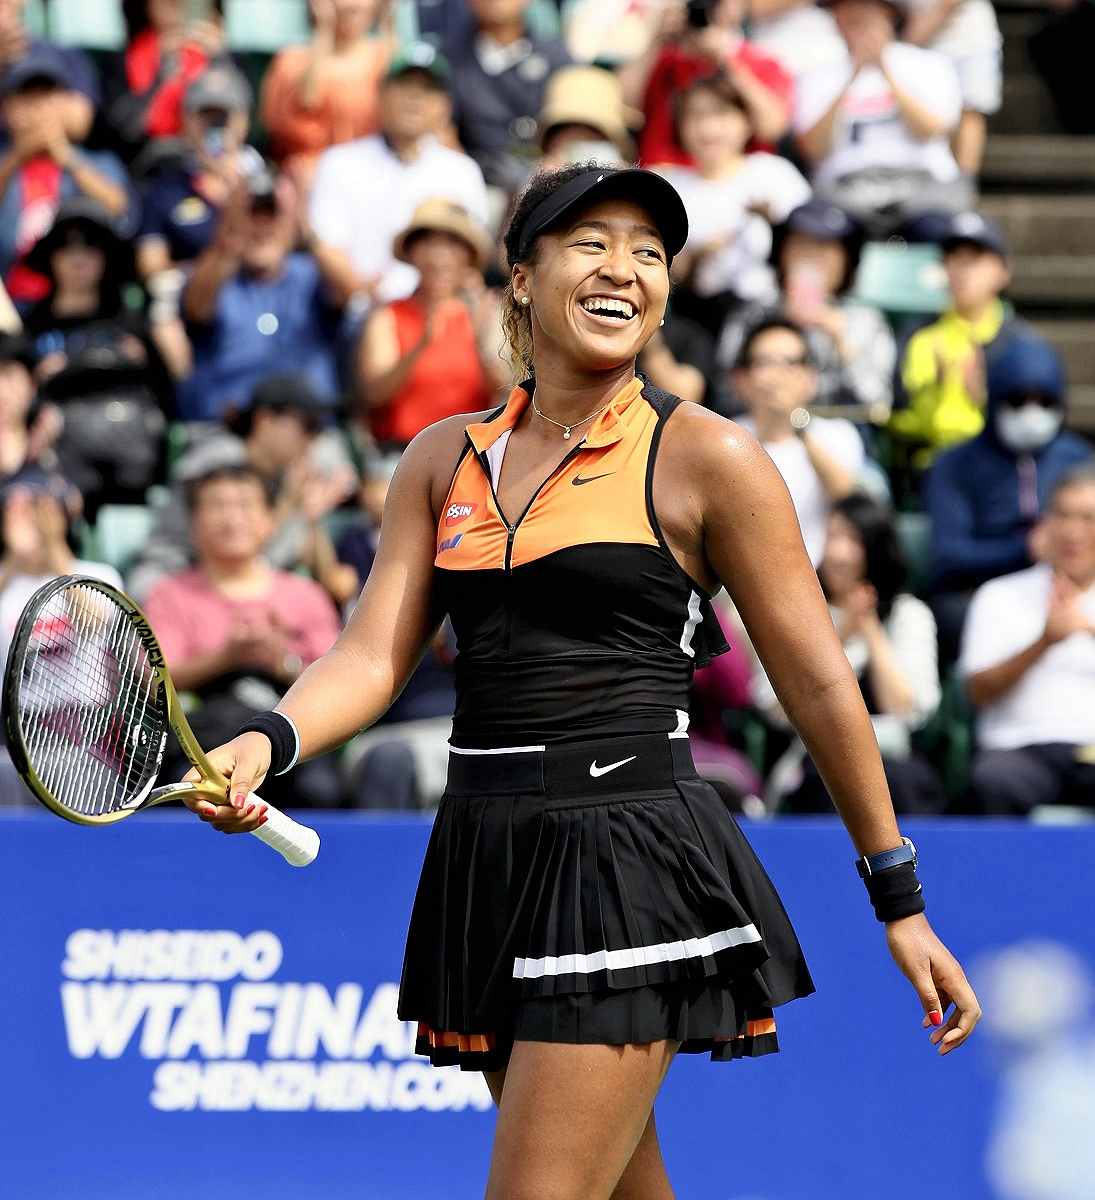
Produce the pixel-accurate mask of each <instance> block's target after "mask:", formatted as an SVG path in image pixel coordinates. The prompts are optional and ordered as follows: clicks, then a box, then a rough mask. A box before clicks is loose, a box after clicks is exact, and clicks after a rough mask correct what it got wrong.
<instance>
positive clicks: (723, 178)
mask: <svg viewBox="0 0 1095 1200" xmlns="http://www.w3.org/2000/svg"><path fill="white" fill-rule="evenodd" d="M675 115H676V125H677V137H678V140H679V141H680V143H681V145H682V146H683V147H684V149H685V151H686V152H687V153H688V154H689V155H690V156H691V158H692V160H693V162H694V163H695V166H692V167H673V166H665V167H662V168H661V170H660V173H661V174H662V175H664V176H665V177H666V179H668V180H669V181H670V183H672V184H673V186H674V187H675V188H676V189H677V191H678V192H679V193H680V196H681V199H682V200H683V201H684V207H685V209H686V210H687V211H688V241H687V242H686V243H685V247H684V250H683V252H682V253H681V254H679V255H678V256H677V258H676V260H675V261H674V264H673V274H674V276H675V277H676V278H677V279H679V280H685V279H687V280H688V284H689V288H690V290H691V291H692V292H694V293H695V294H696V295H698V296H702V297H704V298H705V299H708V298H711V297H715V296H724V295H726V294H727V293H729V294H731V295H732V296H733V297H735V298H736V299H737V300H744V301H752V300H772V299H774V298H775V296H776V283H775V276H774V274H773V272H772V269H771V267H770V266H769V265H768V258H769V255H770V254H771V252H772V225H774V224H779V223H780V222H782V221H785V220H786V219H787V216H788V214H789V213H790V212H791V211H792V210H793V209H795V208H797V207H798V206H799V205H800V204H803V203H804V202H805V201H806V200H808V199H809V198H810V185H809V184H808V183H807V182H806V180H805V179H803V177H802V176H801V175H800V174H799V172H798V171H797V170H796V169H795V168H794V167H793V166H792V165H791V164H790V163H789V162H788V161H787V159H785V158H781V157H779V156H778V155H776V154H765V153H762V152H755V153H752V154H747V153H746V151H745V148H746V146H747V145H748V144H749V142H750V141H751V140H752V138H753V137H754V135H755V132H756V131H755V129H754V127H753V120H752V117H751V116H750V112H749V106H748V105H747V104H746V101H745V98H744V96H743V95H742V94H741V92H740V91H739V90H738V88H737V86H736V85H735V84H734V82H733V81H732V80H731V79H730V77H729V76H728V75H726V74H725V73H723V72H719V73H716V74H714V75H707V76H703V77H701V78H700V79H697V80H696V81H695V82H694V83H692V84H691V85H689V86H688V87H687V88H685V89H684V90H683V91H682V92H681V93H680V94H679V95H678V96H677V98H676V101H675Z"/></svg>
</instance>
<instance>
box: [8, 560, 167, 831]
mask: <svg viewBox="0 0 1095 1200" xmlns="http://www.w3.org/2000/svg"><path fill="white" fill-rule="evenodd" d="M19 710H20V722H21V725H22V730H23V740H24V743H25V745H26V748H27V753H28V756H29V758H30V763H31V766H32V767H33V769H34V771H35V773H36V774H37V775H38V776H39V778H40V779H41V780H42V782H43V784H44V785H45V786H46V787H47V788H48V789H49V791H50V793H51V794H52V795H53V796H54V798H55V799H56V800H57V801H58V803H60V804H61V805H63V806H64V807H66V808H68V809H70V810H71V811H73V812H75V813H79V814H81V815H86V816H100V815H103V814H105V813H109V812H113V811H116V810H117V809H119V808H122V807H124V806H125V805H127V804H129V803H132V802H133V801H134V800H135V799H137V798H138V797H140V796H141V795H142V794H143V792H144V791H146V790H147V788H148V787H150V786H151V784H152V783H153V782H154V780H155V775H156V770H157V768H158V765H159V760H160V749H161V743H162V735H163V731H164V727H165V718H164V714H163V712H162V709H161V706H160V689H159V687H158V684H157V676H156V672H155V671H154V669H153V668H152V665H151V663H150V662H149V659H148V654H147V651H146V649H145V647H144V644H143V643H142V641H141V638H140V635H139V634H138V632H137V630H136V629H135V628H134V626H133V623H132V622H131V620H130V618H129V616H128V614H127V613H126V612H125V610H124V609H122V608H121V607H119V606H118V605H117V603H116V602H115V601H114V600H112V599H111V598H110V597H109V596H107V595H106V594H104V593H102V592H100V591H98V590H97V589H95V588H94V587H91V586H89V585H87V584H85V583H74V584H72V585H70V586H68V587H65V588H62V589H60V590H58V591H56V592H54V593H53V594H52V595H51V596H50V597H49V598H48V600H47V601H46V603H45V604H44V605H43V607H42V609H41V611H40V612H39V613H38V614H37V617H36V620H35V622H34V626H33V630H32V632H31V635H30V640H29V642H28V645H27V648H26V652H25V655H24V659H23V664H22V669H21V673H20V699H19Z"/></svg>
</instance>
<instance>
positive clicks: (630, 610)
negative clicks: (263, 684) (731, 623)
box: [399, 378, 814, 1070]
mask: <svg viewBox="0 0 1095 1200" xmlns="http://www.w3.org/2000/svg"><path fill="white" fill-rule="evenodd" d="M533 386H534V385H533V383H532V382H531V381H530V382H529V383H527V384H524V385H522V386H521V387H519V388H516V389H514V391H513V393H512V395H511V396H510V399H509V402H508V403H507V404H506V405H505V407H504V408H503V409H499V410H498V411H497V412H495V413H493V414H492V415H491V416H490V417H489V418H488V419H487V420H486V421H483V422H481V423H478V424H473V425H469V427H468V429H467V441H466V445H465V448H464V451H463V454H462V455H461V457H460V460H459V462H458V463H457V464H456V469H455V473H454V475H453V479H452V484H451V486H450V488H449V493H448V497H447V499H446V502H445V505H444V509H443V511H442V514H441V519H440V522H439V524H438V529H437V552H436V558H435V579H434V591H435V595H436V599H437V603H438V606H439V610H441V611H444V612H446V613H447V614H448V615H449V617H450V619H451V621H452V624H453V628H454V630H455V633H456V639H457V648H458V657H457V660H456V685H457V706H456V714H455V718H454V722H453V733H452V739H451V747H450V755H449V772H448V783H447V787H446V790H445V795H444V797H443V799H442V801H441V805H440V807H439V809H438V812H437V818H436V821H435V823H434V828H433V833H432V835H431V838H430V844H429V848H428V850H427V852H426V859H425V863H424V865H423V870H422V878H421V880H420V882H419V887H418V894H417V896H416V899H415V904H414V911H413V913H412V916H411V925H410V932H409V935H408V940H407V951H406V958H405V961H404V967H403V978H402V982H401V985H400V1000H399V1015H400V1017H401V1019H403V1020H414V1021H417V1022H418V1024H419V1039H418V1049H419V1052H420V1053H422V1054H427V1055H429V1057H430V1059H431V1060H432V1061H433V1062H434V1063H435V1064H437V1065H445V1064H450V1063H459V1064H460V1065H461V1066H462V1067H465V1068H467V1069H477V1070H482V1069H493V1068H496V1067H498V1066H501V1065H503V1064H504V1063H505V1061H506V1059H507V1057H508V1055H509V1051H510V1048H511V1047H512V1044H513V1042H514V1041H515V1040H529V1041H559V1042H580V1043H607V1044H613V1045H620V1044H628V1043H643V1042H651V1041H660V1040H663V1039H671V1040H674V1041H679V1042H680V1043H681V1049H682V1050H684V1051H710V1053H711V1055H712V1057H713V1058H716V1059H720V1060H722V1059H732V1058H739V1057H742V1056H756V1055H759V1054H765V1053H770V1052H772V1051H774V1050H776V1049H778V1046H777V1043H776V1034H775V1020H774V1018H773V1015H772V1009H773V1007H775V1006H777V1005H780V1004H783V1003H786V1002H787V1001H788V1000H791V999H793V998H795V997H797V996H805V995H808V994H809V993H810V992H812V991H813V990H814V988H813V982H812V980H811V978H810V974H809V971H808V969H807V967H806V963H805V960H804V958H803V956H802V952H801V949H800V948H799V944H798V940H797V938H796V936H795V933H794V930H793V928H792V927H791V924H790V921H789V920H788V918H787V914H786V912H785V911H784V908H783V905H782V904H781V902H780V900H779V897H778V895H777V894H776V891H775V888H774V887H773V886H772V883H771V882H770V880H769V879H768V876H767V874H766V873H765V871H764V869H763V867H762V866H761V865H760V863H759V861H758V860H757V858H756V856H755V854H754V853H753V850H752V848H751V847H750V846H749V843H748V842H747V841H746V840H745V838H744V836H743V835H742V833H741V831H740V829H739V828H738V825H737V823H736V822H735V821H734V819H733V817H732V816H731V815H730V814H729V812H728V811H727V809H726V806H725V804H724V803H723V802H722V801H721V800H720V798H719V796H718V794H717V793H716V792H715V790H714V788H712V787H711V786H710V785H709V784H707V783H705V782H704V781H703V780H701V779H700V778H699V777H698V775H697V774H696V769H695V767H694V765H693V763H692V756H691V753H690V750H689V745H688V694H689V685H690V683H691V679H692V672H693V670H694V668H695V667H696V666H697V665H701V664H702V663H704V662H705V661H707V660H708V659H709V658H710V657H711V656H712V655H713V654H718V653H720V652H721V651H723V650H725V648H726V646H725V642H724V641H723V639H722V634H721V631H720V629H719V626H718V622H717V621H716V620H715V618H714V615H713V613H712V612H711V609H710V602H709V601H710V597H709V596H708V594H707V593H706V592H705V591H704V589H703V588H702V587H701V585H700V584H698V583H696V582H695V581H694V580H693V579H691V578H690V577H689V576H688V575H687V574H686V573H685V571H684V570H683V569H682V568H681V566H680V565H679V564H678V562H677V560H676V559H675V558H674V557H673V554H672V552H671V551H670V549H669V547H668V545H667V544H666V541H665V538H664V536H663V534H662V531H661V527H660V525H659V523H658V519H657V513H656V512H655V508H654V501H653V477H654V465H655V461H656V458H657V452H658V444H659V441H660V438H661V434H662V430H663V428H664V426H665V422H666V420H667V419H668V418H669V416H670V414H671V413H672V411H673V410H674V408H675V407H676V406H677V404H678V403H679V401H678V400H677V399H676V397H673V396H668V395H666V394H665V393H663V392H660V391H658V389H656V388H654V387H652V386H651V385H650V384H649V383H644V381H643V380H642V379H641V378H636V379H634V380H632V381H630V382H629V383H628V384H626V385H625V386H624V387H623V388H622V389H621V390H620V391H619V392H618V393H617V395H616V396H615V397H614V399H613V401H612V402H611V404H610V405H609V406H608V408H607V409H606V410H605V411H604V412H603V413H602V414H601V415H600V416H599V417H598V418H597V420H596V421H595V422H594V423H593V424H592V426H591V427H590V428H589V430H588V432H587V433H586V434H585V436H584V437H580V436H579V435H578V434H575V435H574V436H573V441H574V447H573V449H572V450H571V451H570V452H569V453H568V454H567V455H566V457H565V458H564V459H563V460H562V462H561V463H560V464H559V466H558V467H557V468H556V469H555V470H554V471H553V472H552V473H551V474H550V475H549V476H548V477H547V478H546V479H545V480H544V481H543V483H542V485H541V486H540V488H539V489H538V490H537V491H536V493H535V494H534V495H533V497H532V499H531V500H530V501H529V503H528V505H527V507H526V509H525V511H524V512H522V513H507V512H504V511H503V510H502V508H501V506H500V505H499V503H498V499H497V495H496V491H495V485H496V481H497V479H498V477H499V475H500V472H501V464H502V460H503V458H504V455H505V447H506V443H507V441H508V438H509V435H510V433H511V431H512V430H513V429H514V427H515V426H516V425H517V423H518V421H519V419H520V418H521V416H522V414H523V412H524V410H525V408H526V406H527V405H528V403H529V397H530V394H531V391H532V388H533Z"/></svg>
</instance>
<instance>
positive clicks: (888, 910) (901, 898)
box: [864, 863, 925, 921]
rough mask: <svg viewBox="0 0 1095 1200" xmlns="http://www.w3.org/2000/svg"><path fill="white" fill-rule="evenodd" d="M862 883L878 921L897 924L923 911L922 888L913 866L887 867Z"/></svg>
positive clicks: (905, 864) (910, 864) (908, 864)
mask: <svg viewBox="0 0 1095 1200" xmlns="http://www.w3.org/2000/svg"><path fill="white" fill-rule="evenodd" d="M864 883H865V884H866V885H867V895H868V896H870V898H871V903H872V904H873V905H874V915H875V916H876V917H877V918H878V919H879V920H880V921H896V920H898V919H899V918H901V917H911V916H912V915H913V914H914V913H922V912H923V911H924V907H925V906H924V889H923V888H922V887H921V886H920V880H919V879H917V877H916V867H914V866H913V864H912V863H901V864H900V866H896V867H887V868H886V869H885V870H883V871H877V872H875V873H874V874H873V875H869V876H868V877H867V878H866V879H865V880H864Z"/></svg>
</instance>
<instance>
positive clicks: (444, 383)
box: [359, 198, 508, 447]
mask: <svg viewBox="0 0 1095 1200" xmlns="http://www.w3.org/2000/svg"><path fill="white" fill-rule="evenodd" d="M492 249H493V247H492V243H491V239H490V237H489V236H488V234H487V232H486V230H485V229H482V228H481V227H480V226H479V225H477V224H476V222H475V221H474V220H472V218H471V217H470V216H469V214H468V213H467V212H466V210H464V209H463V208H461V207H460V206H459V205H458V204H453V203H452V201H450V200H445V199H442V198H437V199H434V200H427V201H425V202H424V203H423V204H420V205H419V206H418V208H416V209H415V212H414V216H413V217H412V218H411V221H410V223H409V224H408V226H407V228H406V229H404V230H403V231H402V232H401V233H400V234H399V236H398V237H397V238H396V241H395V256H396V258H397V259H399V260H400V261H401V262H405V263H409V264H410V265H411V266H412V267H414V269H415V270H416V271H417V273H418V287H417V288H416V289H415V291H414V293H413V295H410V296H407V297H406V298H405V299H403V300H394V301H392V303H391V304H386V305H384V306H383V307H381V308H377V309H374V311H373V312H372V313H371V314H370V315H369V319H368V321H367V322H366V324H365V329H364V332H363V334H362V338H361V347H360V350H359V370H360V384H361V397H362V405H363V409H364V413H365V415H366V417H367V420H368V423H369V427H370V429H371V430H372V434H373V436H374V437H375V438H376V439H377V441H378V442H380V443H381V444H395V445H398V446H400V447H402V446H406V445H407V443H408V442H410V440H411V439H412V438H413V437H415V435H416V434H418V433H420V432H421V431H422V430H423V429H425V428H426V426H427V425H432V424H433V423H434V422H435V421H440V420H441V419H442V418H444V417H451V416H453V415H454V414H456V413H463V412H475V411H477V410H478V409H480V408H483V407H484V406H485V405H487V404H489V403H490V400H491V397H492V396H494V395H495V394H496V393H497V391H498V389H499V388H500V387H501V386H502V385H503V384H504V383H505V382H506V377H507V374H508V372H507V367H506V364H505V362H504V361H503V360H502V357H501V355H500V354H499V352H498V351H499V349H500V347H499V344H498V337H497V335H496V332H495V331H496V330H497V329H498V301H497V299H496V297H495V296H493V295H492V294H491V293H489V292H488V291H487V290H486V288H485V285H484V282H483V271H484V270H485V269H486V267H487V265H488V263H489V262H490V260H491V257H492Z"/></svg>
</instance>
